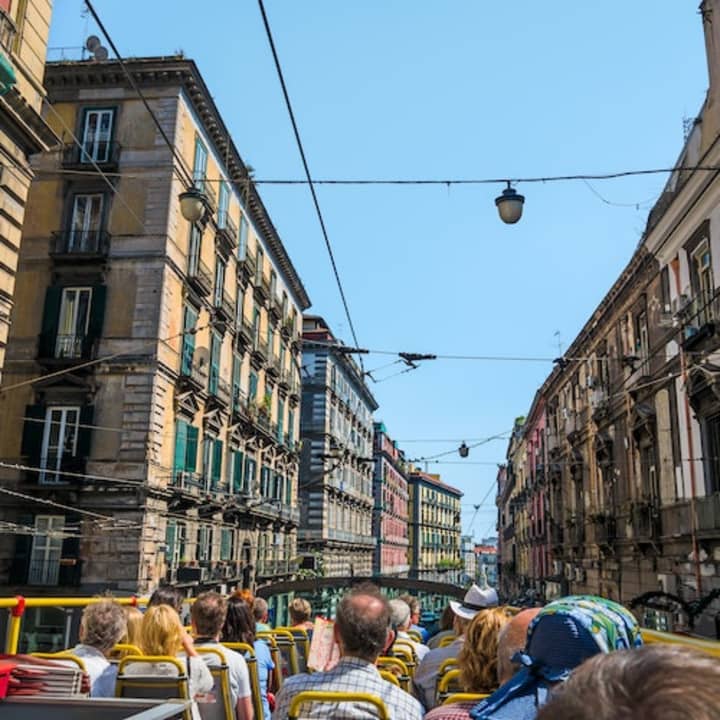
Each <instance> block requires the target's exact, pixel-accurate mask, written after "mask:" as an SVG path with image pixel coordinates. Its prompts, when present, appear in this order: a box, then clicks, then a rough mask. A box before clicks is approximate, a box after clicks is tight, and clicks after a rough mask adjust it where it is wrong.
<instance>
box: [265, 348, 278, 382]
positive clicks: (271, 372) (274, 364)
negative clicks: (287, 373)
mask: <svg viewBox="0 0 720 720" xmlns="http://www.w3.org/2000/svg"><path fill="white" fill-rule="evenodd" d="M265 372H266V373H267V375H268V376H269V377H272V378H273V379H277V378H278V377H279V376H280V356H279V355H278V354H277V353H274V352H273V353H270V357H269V358H268V364H267V367H266V368H265Z"/></svg>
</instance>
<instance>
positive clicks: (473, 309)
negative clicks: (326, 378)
mask: <svg viewBox="0 0 720 720" xmlns="http://www.w3.org/2000/svg"><path fill="white" fill-rule="evenodd" d="M697 5H698V2H697V1H690V2H678V1H677V0H633V1H632V2H628V1H627V0H603V2H587V1H586V2H577V0H573V1H572V2H571V1H570V0H551V2H544V3H540V2H534V1H532V0H520V1H519V2H513V3H509V2H506V3H499V2H489V0H444V1H438V0H435V1H432V2H431V1H430V0H305V2H297V1H296V0H266V10H267V14H268V17H269V21H270V24H271V27H272V30H273V33H274V36H275V43H276V46H277V50H278V53H279V56H280V60H281V63H282V65H283V70H284V72H285V78H286V82H287V84H288V89H289V92H290V96H291V100H292V102H293V105H294V110H295V114H296V118H297V121H298V124H299V128H300V133H301V136H302V139H303V141H304V144H305V150H306V153H307V157H308V161H309V165H310V169H311V172H312V174H313V176H314V177H315V178H317V179H321V178H324V179H340V178H362V179H386V178H408V179H462V178H492V177H528V176H548V175H553V174H575V173H595V172H609V171H621V170H628V169H641V168H660V167H667V166H668V165H671V164H672V163H673V162H674V161H675V159H676V158H677V156H678V154H679V152H680V149H681V146H682V142H683V119H684V118H692V117H694V116H695V115H696V114H697V112H698V110H699V108H700V106H701V104H702V102H703V99H704V94H705V90H706V88H707V70H706V64H705V54H704V42H703V34H702V25H701V20H700V16H699V15H698V13H697ZM95 7H96V9H97V10H98V12H99V14H100V16H101V18H102V19H103V21H104V23H105V24H106V26H107V28H108V30H109V31H110V33H111V35H112V36H113V39H114V40H115V42H116V44H117V45H118V47H119V49H120V51H121V53H123V55H125V56H144V55H163V54H165V55H168V54H174V53H175V52H176V51H178V50H182V51H183V52H184V53H185V55H186V56H187V57H190V58H193V59H194V60H195V61H196V62H197V63H198V66H199V68H200V71H201V73H202V74H203V76H204V78H205V80H206V82H207V84H208V86H209V88H210V90H211V92H212V94H213V96H214V98H215V101H216V103H217V104H218V106H219V108H220V111H221V112H222V114H223V116H224V118H225V121H226V123H227V125H228V127H229V128H230V130H231V132H232V133H233V136H234V140H235V143H236V145H237V147H238V149H239V151H240V153H241V155H242V156H243V158H244V160H245V161H246V162H247V163H249V164H251V165H252V166H253V167H254V168H255V170H256V177H257V178H258V179H291V178H301V177H302V166H301V162H300V158H299V155H298V152H297V149H296V146H295V143H294V139H293V136H292V131H291V126H290V123H289V120H288V116H287V113H286V110H285V107H284V104H283V100H282V95H281V91H280V86H279V83H278V80H277V76H276V74H275V69H274V66H273V63H272V57H271V54H270V50H269V47H268V43H267V40H266V37H265V33H264V29H263V26H262V19H261V15H260V11H259V8H258V5H257V2H256V1H255V0H213V1H212V2H198V1H197V0H195V1H194V2H190V1H189V0H142V1H141V0H122V1H121V0H95ZM81 11H82V2H81V0H55V2H54V15H53V26H52V31H51V38H50V47H51V48H60V47H63V48H67V49H66V50H64V51H59V50H57V49H55V50H51V52H50V58H51V59H57V58H58V57H60V56H61V54H62V53H64V54H65V56H66V57H68V58H73V59H75V58H78V57H79V53H80V46H81V45H82V43H83V41H84V39H85V37H86V36H87V35H88V34H89V33H96V32H97V29H96V28H95V27H94V26H93V25H92V23H91V22H88V20H87V19H86V18H84V17H83V16H82V12H81ZM664 181H665V177H664V176H648V177H642V178H632V179H623V180H613V181H607V182H594V183H592V186H591V187H588V186H587V185H585V184H584V183H582V182H572V183H571V182H565V183H548V184H533V185H530V184H525V185H519V186H518V191H519V192H520V193H522V194H524V195H525V196H526V204H525V213H524V216H523V218H522V220H521V222H520V223H518V224H517V225H514V226H507V225H504V224H502V223H501V222H500V221H499V219H498V217H497V214H496V210H495V206H494V202H493V199H494V197H495V196H496V195H498V194H499V191H500V190H501V189H502V187H501V186H469V187H468V186H464V187H458V186H451V187H450V188H447V187H444V186H442V187H430V188H428V187H425V188H422V187H400V188H399V187H375V186H373V187H320V188H319V189H318V194H319V199H320V204H321V208H322V210H323V213H324V215H325V220H326V224H327V228H328V231H329V235H330V239H331V242H332V244H333V247H334V249H335V253H336V258H337V262H338V266H339V269H340V274H341V277H342V280H343V283H344V285H345V289H346V293H347V297H348V301H349V305H350V311H351V314H352V317H353V322H354V324H355V327H356V330H357V334H358V339H359V343H360V345H361V346H363V347H366V348H371V349H380V350H392V351H409V352H423V353H436V354H445V355H450V354H452V355H502V356H522V357H527V356H533V357H545V358H553V357H556V356H557V355H558V336H557V335H556V333H557V332H559V333H560V335H559V339H560V341H561V342H562V344H563V346H564V347H567V345H568V344H569V343H570V342H571V341H572V339H573V338H574V337H575V335H576V333H577V332H578V331H579V329H580V328H581V327H582V325H583V324H584V322H585V321H586V319H587V318H588V316H589V314H590V313H591V312H592V310H593V309H594V308H595V307H596V306H597V304H598V302H599V301H600V300H601V299H602V297H603V296H604V294H605V292H606V291H607V290H608V289H609V287H610V285H611V284H612V282H613V281H614V280H615V279H616V277H617V276H618V274H619V272H620V271H621V269H622V268H623V266H624V265H625V263H626V262H627V260H628V259H629V258H630V256H631V254H632V251H633V249H634V248H635V246H636V245H637V243H638V241H639V239H640V236H641V234H642V231H643V228H644V225H645V220H646V217H647V212H648V210H649V208H650V206H651V204H652V201H653V200H654V199H655V198H656V197H657V195H658V193H659V191H660V189H661V187H662V185H663V183H664ZM595 193H598V194H600V195H601V196H602V197H603V198H604V199H605V200H606V201H610V202H612V203H617V204H620V206H617V205H610V204H607V203H606V202H603V200H601V199H600V198H599V197H598V196H597V195H596V194H595ZM261 194H262V196H263V198H264V200H265V204H266V206H267V207H268V210H269V212H270V214H271V216H272V218H273V221H274V223H275V225H276V227H277V228H278V231H279V232H280V235H281V237H282V239H283V241H284V243H285V245H286V247H287V249H288V251H289V253H290V256H291V258H292V260H293V262H294V264H295V266H296V267H297V269H298V271H299V273H300V275H301V277H302V279H303V282H304V284H305V286H306V288H307V290H308V292H309V294H310V298H311V300H312V301H313V307H312V311H313V312H316V313H318V314H321V315H323V316H324V317H325V318H326V319H327V321H328V322H329V323H330V324H331V327H332V328H333V329H334V331H335V333H336V334H337V335H339V336H340V337H342V338H343V339H344V340H345V341H346V342H348V343H350V342H352V339H351V337H350V333H349V329H348V325H347V322H346V320H345V318H344V314H343V310H342V306H341V304H340V299H339V296H338V292H337V288H336V286H335V283H334V279H333V276H332V274H331V268H330V263H329V260H328V257H327V253H326V250H325V247H324V244H323V239H322V236H321V233H320V228H319V225H318V222H317V219H316V216H315V215H314V210H313V207H312V204H311V198H310V194H309V192H308V189H307V188H306V187H302V186H295V187H270V186H265V187H262V188H261ZM388 361H392V358H388V357H387V356H382V355H374V356H373V355H370V356H367V357H366V358H365V365H366V368H368V369H373V368H375V367H377V366H380V365H383V364H386V363H387V362H388ZM396 369H400V367H399V366H395V367H394V368H390V369H388V370H385V371H379V372H378V373H377V374H376V375H377V377H378V378H381V377H382V376H383V375H387V374H389V373H392V372H394V371H395V370H396ZM551 369H552V364H551V362H549V361H546V362H510V361H504V362H497V361H493V362H481V361H463V360H436V361H433V362H426V363H424V364H423V365H422V367H421V368H420V369H418V370H415V371H413V372H410V373H406V374H403V375H399V376H397V377H393V378H390V379H389V380H387V381H386V382H381V383H378V384H377V385H373V386H372V390H373V392H374V393H375V395H376V397H377V399H378V402H379V403H380V410H379V411H378V413H377V418H378V419H382V420H383V421H384V422H385V423H386V425H387V428H388V431H389V432H390V434H391V435H392V436H394V437H395V438H397V439H399V440H400V441H401V445H402V446H403V447H404V448H405V450H406V453H407V455H408V456H409V457H411V458H412V457H419V456H431V455H435V454H438V453H442V452H446V451H448V450H452V449H453V448H455V447H457V445H459V443H460V442H461V441H462V440H467V441H468V443H469V444H470V442H471V439H475V438H477V439H479V438H484V437H487V436H491V435H496V434H499V433H501V432H503V431H506V430H509V429H510V428H511V427H512V425H513V420H514V418H515V417H517V416H519V415H523V414H525V413H526V412H527V410H528V408H529V406H530V403H531V402H532V399H533V395H534V393H535V390H536V389H537V388H538V387H539V385H540V384H541V383H542V381H543V380H544V378H545V377H546V376H547V374H548V373H549V372H550V370H551ZM436 439H437V440H449V442H429V441H430V440H436ZM416 440H426V442H414V441H416ZM411 441H413V442H411ZM505 449H506V442H505V441H494V442H490V443H488V444H486V445H484V446H483V447H479V448H477V449H475V450H473V451H472V452H471V453H470V456H469V458H468V459H467V460H465V461H463V462H461V461H460V458H459V457H458V456H457V455H451V456H450V457H449V458H447V459H448V460H450V461H452V464H432V463H431V464H430V465H429V469H430V471H431V472H441V473H442V477H443V479H444V480H445V481H446V482H448V483H450V484H452V485H455V486H457V487H459V488H460V489H462V490H463V491H464V493H465V497H464V500H463V502H464V504H465V506H464V508H463V530H467V529H468V527H469V526H470V524H471V521H472V518H473V514H474V511H473V507H472V506H473V504H474V503H479V502H480V501H481V500H482V499H483V498H484V497H486V496H487V497H488V499H487V500H486V502H485V504H484V505H483V507H482V508H481V509H480V511H479V513H478V514H477V518H476V519H475V521H474V523H473V531H474V533H475V536H476V537H477V538H478V539H479V538H480V537H481V536H483V535H486V534H490V533H491V532H492V533H493V534H494V524H495V522H494V521H495V510H494V492H492V491H490V494H489V495H487V494H488V492H489V490H490V486H491V485H493V484H494V483H495V478H496V472H497V468H496V465H495V464H496V463H497V462H501V461H502V460H503V458H504V454H505ZM474 462H480V463H484V464H473V463H474Z"/></svg>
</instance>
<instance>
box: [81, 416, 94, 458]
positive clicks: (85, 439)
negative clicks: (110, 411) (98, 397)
mask: <svg viewBox="0 0 720 720" xmlns="http://www.w3.org/2000/svg"><path fill="white" fill-rule="evenodd" d="M94 416H95V406H94V405H85V406H84V407H81V408H80V425H92V424H93V417H94ZM91 442H92V429H91V428H90V427H81V428H79V429H78V441H77V456H76V457H79V458H86V459H87V458H89V457H90V447H91Z"/></svg>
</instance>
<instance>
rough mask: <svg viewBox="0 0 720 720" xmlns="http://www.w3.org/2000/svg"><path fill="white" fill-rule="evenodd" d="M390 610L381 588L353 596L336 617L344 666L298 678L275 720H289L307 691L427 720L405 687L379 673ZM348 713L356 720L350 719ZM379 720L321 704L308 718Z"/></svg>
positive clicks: (397, 718)
mask: <svg viewBox="0 0 720 720" xmlns="http://www.w3.org/2000/svg"><path fill="white" fill-rule="evenodd" d="M391 633H392V631H391V629H390V606H389V604H388V601H387V600H386V599H385V598H384V597H383V596H382V595H381V594H380V593H379V592H378V591H377V589H376V588H371V587H368V586H363V587H360V588H357V589H356V590H354V591H353V592H351V593H349V594H347V595H346V596H345V597H344V598H343V599H342V600H341V601H340V604H339V605H338V608H337V614H336V617H335V628H334V635H335V641H336V642H337V643H338V645H339V647H340V662H339V663H338V664H337V665H336V666H335V667H334V668H333V669H332V670H328V671H326V672H316V673H313V674H311V675H309V674H304V673H303V674H301V675H293V676H292V677H290V678H288V679H287V680H286V681H285V682H284V684H283V686H282V688H281V690H280V692H279V693H278V696H277V707H276V708H275V711H274V713H273V718H274V719H275V720H284V719H285V718H286V717H287V716H288V710H289V708H290V703H291V701H292V699H293V697H295V695H297V694H298V693H300V692H303V691H304V690H325V691H338V692H362V693H369V694H370V695H374V696H376V697H378V698H380V699H381V700H382V701H383V702H384V703H385V706H386V707H387V709H388V712H389V714H390V717H391V718H393V720H421V718H422V716H423V713H422V708H421V707H420V703H418V701H417V700H415V698H413V697H412V696H411V695H409V694H408V693H407V692H405V691H404V690H401V689H400V688H399V687H397V686H395V685H392V684H391V683H389V682H387V681H386V680H383V679H382V677H381V676H380V673H379V672H378V669H377V668H376V667H375V662H376V661H377V659H378V656H379V655H380V654H381V652H382V651H383V650H384V648H385V647H387V645H388V644H389V642H390V639H391ZM348 711H350V712H351V715H349V714H347V713H348ZM350 716H352V717H353V718H358V719H365V718H376V717H377V714H376V710H375V709H374V708H372V707H371V706H369V705H368V706H366V705H362V704H361V703H353V704H352V706H350V708H348V707H347V706H346V709H345V711H342V710H340V709H339V708H338V707H337V705H336V704H331V703H315V704H312V705H308V706H305V707H304V709H303V712H302V717H303V718H337V717H350Z"/></svg>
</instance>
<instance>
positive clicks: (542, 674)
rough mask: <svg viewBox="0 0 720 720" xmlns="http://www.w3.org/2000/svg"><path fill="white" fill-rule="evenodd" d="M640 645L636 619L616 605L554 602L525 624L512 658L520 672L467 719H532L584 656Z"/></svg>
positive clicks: (580, 599)
mask: <svg viewBox="0 0 720 720" xmlns="http://www.w3.org/2000/svg"><path fill="white" fill-rule="evenodd" d="M640 645H642V637H641V635H640V628H639V627H638V624H637V621H636V620H635V618H634V617H633V615H632V614H631V613H630V612H629V611H628V610H626V609H625V608H624V607H623V606H622V605H619V604H618V603H615V602H612V601H611V600H605V599H604V598H599V597H593V596H590V595H586V596H585V595H579V596H571V597H566V598H562V599H560V600H555V601H554V602H551V603H550V604H549V605H546V606H545V607H544V608H543V609H542V610H540V612H539V613H538V614H537V616H536V617H535V619H534V620H533V621H532V622H531V623H530V627H529V628H528V636H527V642H526V645H525V651H524V652H523V653H518V656H516V657H517V660H518V661H519V663H520V664H521V666H522V668H521V669H520V670H519V671H518V672H517V673H516V674H515V675H514V676H513V677H512V678H511V679H510V680H509V681H508V682H506V683H505V684H504V685H501V686H500V688H499V689H498V690H497V691H496V692H494V693H493V694H492V695H491V696H490V697H489V698H487V699H486V700H483V701H482V702H481V703H479V704H478V705H477V706H476V707H475V708H473V709H472V710H471V711H470V717H471V718H473V720H500V719H501V718H502V720H505V718H511V719H512V720H534V718H535V717H536V716H537V713H538V710H539V709H540V707H542V706H543V705H544V704H545V703H546V702H547V698H548V694H549V692H550V690H551V688H553V687H554V686H555V685H556V684H557V683H560V682H564V681H565V680H567V678H568V677H570V674H571V673H572V671H573V670H574V669H575V668H576V667H578V666H579V665H581V664H582V663H583V662H584V661H585V660H587V659H588V658H589V657H592V656H593V655H597V654H598V653H607V652H610V651H611V650H622V649H631V648H635V647H639V646H640ZM588 700H589V701H590V702H592V700H591V699H590V698H588Z"/></svg>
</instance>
